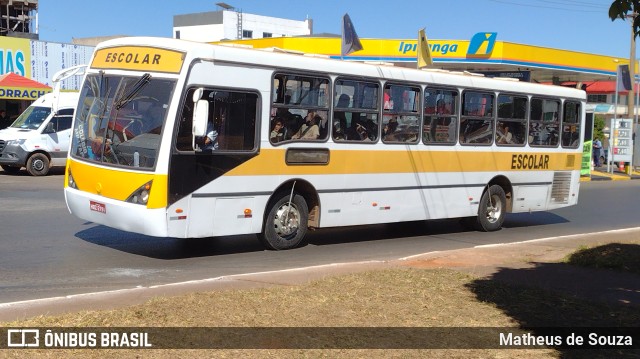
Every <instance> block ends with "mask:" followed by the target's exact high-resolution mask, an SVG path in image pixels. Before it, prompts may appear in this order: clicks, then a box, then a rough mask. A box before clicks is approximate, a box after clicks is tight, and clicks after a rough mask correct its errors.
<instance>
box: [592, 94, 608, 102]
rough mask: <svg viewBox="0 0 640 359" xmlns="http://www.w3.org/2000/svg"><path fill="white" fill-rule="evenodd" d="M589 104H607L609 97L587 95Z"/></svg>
mask: <svg viewBox="0 0 640 359" xmlns="http://www.w3.org/2000/svg"><path fill="white" fill-rule="evenodd" d="M587 102H590V103H607V95H587Z"/></svg>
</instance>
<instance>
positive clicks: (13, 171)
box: [2, 165, 20, 175]
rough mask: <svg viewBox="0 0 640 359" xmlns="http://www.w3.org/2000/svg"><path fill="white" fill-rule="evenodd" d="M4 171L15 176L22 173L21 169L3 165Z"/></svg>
mask: <svg viewBox="0 0 640 359" xmlns="http://www.w3.org/2000/svg"><path fill="white" fill-rule="evenodd" d="M2 169H3V170H4V171H5V172H6V173H8V174H10V175H15V174H17V173H18V172H20V167H16V166H7V165H2Z"/></svg>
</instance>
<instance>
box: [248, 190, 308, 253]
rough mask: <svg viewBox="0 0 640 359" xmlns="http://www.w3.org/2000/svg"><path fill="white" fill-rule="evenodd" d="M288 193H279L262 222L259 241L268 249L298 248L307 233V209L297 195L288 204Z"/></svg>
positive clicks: (302, 199)
mask: <svg viewBox="0 0 640 359" xmlns="http://www.w3.org/2000/svg"><path fill="white" fill-rule="evenodd" d="M289 196H290V194H289V193H284V192H283V193H280V195H279V196H275V197H274V198H275V199H276V200H275V202H273V201H272V202H271V203H272V204H271V207H269V213H268V214H267V216H266V217H265V220H264V228H263V229H262V233H260V234H259V235H258V238H260V241H261V242H262V244H264V246H265V247H266V248H268V249H274V250H282V249H291V248H295V247H297V246H299V245H300V244H301V243H302V241H303V239H304V236H305V234H306V233H307V222H308V220H309V209H308V207H307V202H306V201H305V200H304V198H303V197H302V196H300V195H299V194H294V195H293V199H292V201H291V203H289Z"/></svg>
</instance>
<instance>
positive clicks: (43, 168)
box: [27, 153, 49, 176]
mask: <svg viewBox="0 0 640 359" xmlns="http://www.w3.org/2000/svg"><path fill="white" fill-rule="evenodd" d="M27 172H29V174H30V175H32V176H46V175H47V173H49V158H48V157H47V156H46V155H45V154H44V153H34V154H33V155H31V157H29V159H28V160H27Z"/></svg>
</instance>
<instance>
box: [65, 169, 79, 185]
mask: <svg viewBox="0 0 640 359" xmlns="http://www.w3.org/2000/svg"><path fill="white" fill-rule="evenodd" d="M68 171H69V177H68V179H67V186H69V188H73V189H78V185H77V184H76V181H75V180H74V179H73V175H72V174H71V170H68Z"/></svg>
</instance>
